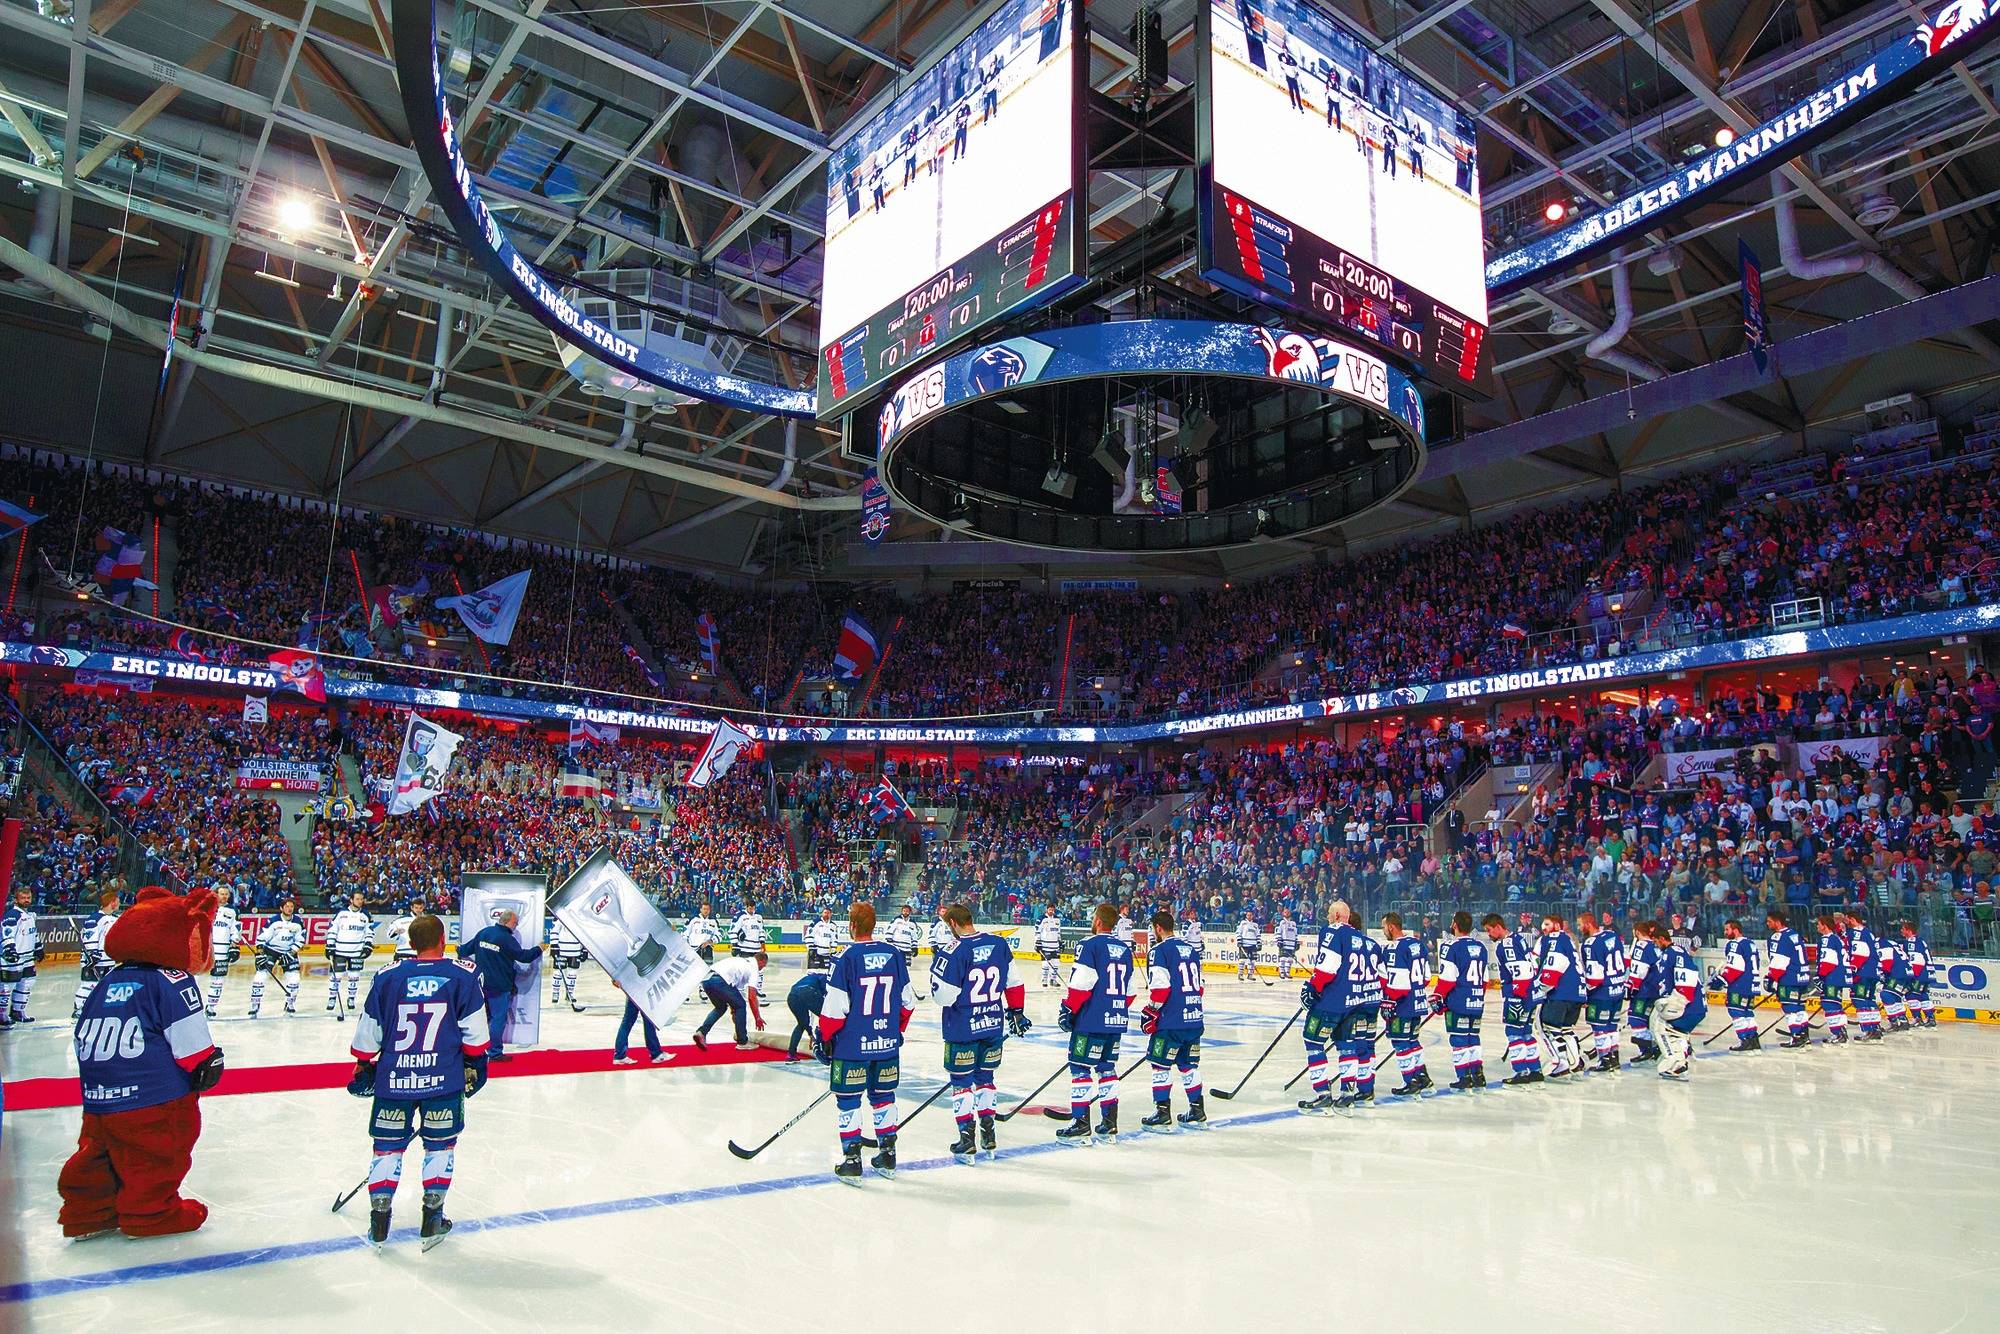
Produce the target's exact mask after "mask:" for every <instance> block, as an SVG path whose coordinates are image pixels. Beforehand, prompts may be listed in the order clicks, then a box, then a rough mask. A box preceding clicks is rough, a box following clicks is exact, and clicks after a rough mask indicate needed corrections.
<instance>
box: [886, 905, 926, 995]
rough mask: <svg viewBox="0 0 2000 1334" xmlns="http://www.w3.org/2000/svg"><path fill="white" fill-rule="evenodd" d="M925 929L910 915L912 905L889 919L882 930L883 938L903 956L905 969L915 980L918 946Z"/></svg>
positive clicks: (906, 906) (904, 907)
mask: <svg viewBox="0 0 2000 1334" xmlns="http://www.w3.org/2000/svg"><path fill="white" fill-rule="evenodd" d="M923 938H924V929H923V927H921V926H919V925H917V919H916V918H914V917H912V916H910V905H909V904H907V903H906V904H904V905H903V910H902V911H901V912H899V913H897V914H896V915H895V916H894V917H891V918H890V919H889V925H888V927H887V928H886V929H885V930H884V931H883V932H882V939H883V940H885V941H887V942H888V943H889V944H890V945H892V946H893V947H894V948H895V950H896V953H898V954H900V955H902V956H903V970H904V971H905V972H907V973H908V974H909V975H910V977H911V979H912V980H914V979H915V978H916V975H917V946H918V945H919V944H921V943H922V942H923Z"/></svg>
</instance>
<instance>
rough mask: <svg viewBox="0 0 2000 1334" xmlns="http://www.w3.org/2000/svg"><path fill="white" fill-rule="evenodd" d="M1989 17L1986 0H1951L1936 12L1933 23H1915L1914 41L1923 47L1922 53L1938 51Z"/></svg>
mask: <svg viewBox="0 0 2000 1334" xmlns="http://www.w3.org/2000/svg"><path fill="white" fill-rule="evenodd" d="M1989 17H1991V11H1990V10H1989V9H1988V8H1987V4H1986V0H1952V3H1950V4H1948V5H1946V6H1945V7H1944V8H1943V9H1940V10H1939V11H1938V12H1937V21H1936V22H1934V23H1920V24H1918V25H1917V33H1916V37H1915V39H1914V40H1915V41H1916V43H1917V44H1918V45H1919V46H1921V47H1923V48H1924V54H1926V55H1932V56H1934V55H1936V54H1937V53H1938V52H1940V51H1942V50H1944V49H1945V48H1946V47H1947V46H1950V45H1951V44H1952V43H1953V42H1956V41H1958V40H1959V39H1960V38H1962V37H1964V36H1965V35H1966V34H1968V33H1970V32H1971V31H1972V30H1973V29H1974V28H1976V27H1978V26H1979V25H1980V24H1982V23H1984V22H1985V21H1986V20H1987V19H1988V18H1989Z"/></svg>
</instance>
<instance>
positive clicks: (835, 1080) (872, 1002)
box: [813, 903, 916, 1184]
mask: <svg viewBox="0 0 2000 1334" xmlns="http://www.w3.org/2000/svg"><path fill="white" fill-rule="evenodd" d="M847 934H848V936H849V938H851V939H852V940H853V942H854V943H853V944H851V945H849V946H848V947H847V949H846V951H845V952H844V953H842V954H841V956H840V957H839V958H838V959H835V960H834V962H833V971H832V972H831V973H829V974H828V975H827V981H826V1005H825V1006H824V1007H823V1008H822V1009H821V1010H820V1014H819V1041H818V1042H817V1043H815V1044H814V1045H813V1054H814V1055H816V1056H818V1057H819V1058H820V1059H821V1060H823V1061H825V1062H827V1065H828V1074H829V1078H830V1080H831V1082H832V1085H833V1096H834V1102H835V1104H836V1105H838V1106H839V1108H840V1162H838V1163H837V1164H835V1165H834V1169H833V1174H834V1176H836V1177H838V1178H839V1179H840V1180H842V1181H846V1182H848V1183H849V1184H858V1183H859V1182H860V1179H861V1099H862V1095H864V1094H866V1095H867V1098H868V1103H869V1106H870V1108H871V1109H872V1110H873V1112H874V1116H875V1139H876V1142H877V1145H878V1151H877V1152H876V1154H875V1158H874V1164H875V1170H876V1171H878V1172H880V1173H882V1174H883V1175H884V1176H894V1175H895V1173H896V1085H897V1084H898V1083H899V1082H900V1080H901V1078H902V1066H901V1063H900V1062H901V1055H902V1050H903V1030H904V1029H905V1028H908V1027H909V1025H910V1016H911V1014H913V1013H914V1012H915V1010H916V994H915V992H914V991H913V990H912V988H911V986H910V970H909V967H908V965H906V964H905V963H904V962H903V953H902V951H901V950H899V949H897V948H896V947H895V946H893V945H889V944H886V943H883V942H879V941H877V940H876V939H875V907H874V905H873V904H869V903H857V904H855V905H854V906H853V907H851V908H849V909H848V910H847Z"/></svg>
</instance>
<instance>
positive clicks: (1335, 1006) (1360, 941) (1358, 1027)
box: [1299, 899, 1382, 1115]
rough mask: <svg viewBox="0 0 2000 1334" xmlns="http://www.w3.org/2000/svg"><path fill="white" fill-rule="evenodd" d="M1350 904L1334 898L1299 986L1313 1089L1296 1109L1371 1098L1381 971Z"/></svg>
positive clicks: (1341, 1106) (1332, 1107)
mask: <svg viewBox="0 0 2000 1334" xmlns="http://www.w3.org/2000/svg"><path fill="white" fill-rule="evenodd" d="M1352 918H1353V910H1352V909H1350V908H1349V907H1348V906H1347V903H1346V901H1345V900H1344V899H1335V900H1334V901H1333V903H1332V904H1331V905H1330V906H1329V907H1328V908H1327V911H1326V923H1327V924H1326V926H1325V928H1324V929H1322V930H1321V931H1320V933H1319V951H1318V954H1317V956H1316V957H1315V958H1314V960H1313V971H1312V976H1311V977H1309V978H1307V979H1306V981H1305V984H1304V985H1303V986H1302V987H1300V989H1299V1002H1300V1004H1302V1005H1304V1006H1305V1009H1306V1027H1305V1047H1306V1074H1307V1077H1308V1078H1309V1079H1311V1081H1312V1090H1313V1095H1312V1097H1310V1098H1305V1099H1302V1100H1300V1102H1299V1109H1300V1110H1301V1111H1306V1112H1313V1113H1316V1114H1321V1115H1324V1114H1325V1113H1327V1112H1335V1111H1340V1112H1344V1111H1348V1110H1350V1109H1352V1108H1355V1107H1359V1106H1363V1105H1365V1104H1367V1103H1370V1102H1373V1101H1374V1100H1375V1024H1376V1020H1377V1019H1378V1018H1379V1016H1380V1014H1381V1010H1382V974H1381V971H1380V969H1379V968H1378V967H1377V966H1376V949H1375V944H1374V942H1373V941H1371V940H1370V939H1369V938H1368V937H1367V935H1366V934H1365V933H1364V932H1362V931H1361V930H1360V929H1359V928H1358V927H1356V926H1355V925H1354V924H1353V921H1352ZM1328 1047H1333V1048H1335V1050H1336V1052H1337V1053H1338V1056H1339V1060H1340V1065H1339V1071H1340V1096H1339V1097H1337V1098H1336V1097H1335V1096H1333V1093H1332V1087H1331V1081H1330V1079H1329V1077H1328V1072H1327V1060H1326V1049H1327V1048H1328Z"/></svg>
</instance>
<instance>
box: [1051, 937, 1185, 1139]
mask: <svg viewBox="0 0 2000 1334" xmlns="http://www.w3.org/2000/svg"><path fill="white" fill-rule="evenodd" d="M1169 920H1171V919H1169ZM1121 922H1124V923H1126V924H1127V929H1129V926H1130V919H1128V918H1125V917H1123V916H1122V915H1121V914H1120V913H1119V911H1118V907H1117V905H1116V904H1111V903H1100V904H1098V905H1097V907H1096V909H1095V910H1094V911H1092V913H1091V914H1090V934H1089V935H1087V936H1085V937H1084V938H1083V939H1082V940H1081V941H1079V942H1077V947H1076V956H1075V958H1076V961H1075V963H1074V964H1072V965H1071V967H1070V971H1069V991H1068V993H1067V994H1066V995H1065V996H1064V997H1063V1001H1062V1007H1061V1008H1060V1009H1058V1010H1057V1011H1056V1026H1057V1027H1058V1028H1060V1029H1062V1031H1063V1032H1065V1033H1067V1034H1069V1119H1070V1123H1069V1124H1068V1125H1066V1126H1064V1127H1063V1128H1062V1129H1061V1130H1058V1131H1057V1132H1056V1138H1057V1139H1059V1140H1062V1141H1064V1142H1066V1143H1072V1144H1083V1145H1088V1144H1089V1143H1090V1142H1091V1136H1090V1103H1091V1094H1092V1092H1093V1084H1094V1086H1095V1088H1094V1091H1095V1093H1096V1095H1097V1105H1098V1109H1099V1116H1098V1123H1097V1133H1098V1134H1100V1135H1102V1136H1104V1137H1105V1138H1106V1139H1107V1140H1110V1141H1111V1142H1113V1143H1116V1142H1117V1139H1118V1045H1119V1043H1120V1042H1121V1041H1122V1040H1123V1039H1124V1037H1125V1027H1126V1024H1127V1022H1128V1013H1127V1012H1128V1010H1129V1007H1130V1005H1131V995H1132V946H1131V944H1130V943H1129V942H1127V941H1123V940H1120V939H1119V938H1118V937H1117V935H1116V934H1115V933H1116V931H1117V929H1118V926H1119V924H1120V923H1121ZM1049 1115H1051V1116H1055V1117H1058V1118H1059V1117H1060V1116H1061V1113H1060V1112H1057V1111H1055V1110H1053V1109H1051V1110H1050V1112H1049Z"/></svg>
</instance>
